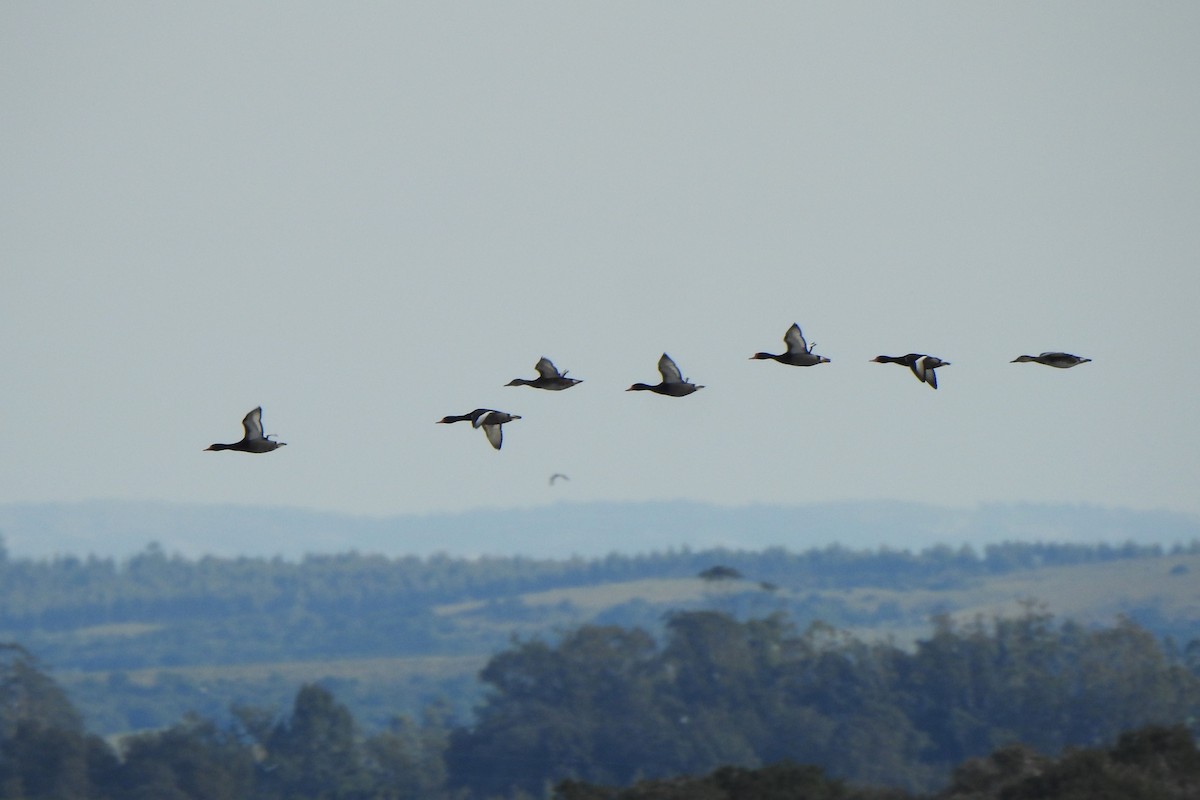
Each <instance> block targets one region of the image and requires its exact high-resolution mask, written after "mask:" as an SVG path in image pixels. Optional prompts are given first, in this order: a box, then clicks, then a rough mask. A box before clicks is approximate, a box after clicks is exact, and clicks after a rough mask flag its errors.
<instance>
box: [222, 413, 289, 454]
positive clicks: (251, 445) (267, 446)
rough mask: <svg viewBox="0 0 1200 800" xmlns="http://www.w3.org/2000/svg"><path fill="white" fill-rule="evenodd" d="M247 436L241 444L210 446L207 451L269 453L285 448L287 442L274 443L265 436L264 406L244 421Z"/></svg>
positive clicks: (243, 437) (243, 426) (247, 416)
mask: <svg viewBox="0 0 1200 800" xmlns="http://www.w3.org/2000/svg"><path fill="white" fill-rule="evenodd" d="M242 428H243V429H244V430H245V435H244V436H242V440H241V441H240V442H234V443H233V444H220V443H217V444H210V445H209V446H208V447H206V448H204V449H205V450H241V451H242V452H243V453H269V452H271V451H272V450H274V449H276V448H278V447H283V446H284V445H285V444H287V442H273V441H271V439H270V437H268V436H263V426H262V406H259V407H258V408H256V409H254V410H253V411H251V412H250V413H249V414H247V415H246V416H245V417H244V418H243V419H242Z"/></svg>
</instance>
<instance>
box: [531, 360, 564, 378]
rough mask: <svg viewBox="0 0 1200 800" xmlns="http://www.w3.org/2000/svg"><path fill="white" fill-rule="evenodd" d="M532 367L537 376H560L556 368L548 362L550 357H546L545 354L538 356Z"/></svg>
mask: <svg viewBox="0 0 1200 800" xmlns="http://www.w3.org/2000/svg"><path fill="white" fill-rule="evenodd" d="M533 368H534V369H536V370H537V374H538V377H541V378H561V377H562V375H561V374H559V372H558V368H557V367H555V366H554V365H553V364H552V363H550V359H548V358H546V357H545V356H542V357H541V358H539V359H538V362H537V364H535V365H534V366H533Z"/></svg>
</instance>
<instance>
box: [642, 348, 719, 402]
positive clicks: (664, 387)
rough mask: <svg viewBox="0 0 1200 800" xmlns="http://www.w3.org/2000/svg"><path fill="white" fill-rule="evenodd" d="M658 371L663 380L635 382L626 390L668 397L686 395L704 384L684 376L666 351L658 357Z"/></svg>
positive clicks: (701, 387)
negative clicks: (653, 382) (693, 381)
mask: <svg viewBox="0 0 1200 800" xmlns="http://www.w3.org/2000/svg"><path fill="white" fill-rule="evenodd" d="M658 371H659V374H661V375H662V382H661V383H656V384H654V385H650V384H648V383H635V384H634V385H633V386H630V387H629V388H628V389H626V390H625V391H627V392H654V393H655V394H661V395H666V396H667V397H686V396H687V395H689V394H691V393H692V392H695V391H697V390H699V389H703V388H704V387H703V386H698V385H696V384H694V383H692V382H691V381H689V380H687V379H686V378H684V377H683V373H681V372H680V371H679V367H677V366H676V365H675V361H674V360H673V359H672V358H671V357H670V356H669V355H667V354H666V353H663V354H662V357H661V358H659V359H658Z"/></svg>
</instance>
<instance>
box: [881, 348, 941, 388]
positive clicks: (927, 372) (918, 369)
mask: <svg viewBox="0 0 1200 800" xmlns="http://www.w3.org/2000/svg"><path fill="white" fill-rule="evenodd" d="M871 361H873V362H875V363H878V364H903V365H904V366H906V367H908V368H909V369H910V370H912V374H913V375H916V376H917V380H919V381H921V383H927V384H929V385H930V387H932V388H934V389H936V388H937V373H936V372H934V370H935V369H937V368H938V367H948V366H950V362H949V361H942V360H941V359H940V358H938V357H937V356H927V355H925V354H924V353H906V354H905V355H902V356H875V357H874V358H872V359H871Z"/></svg>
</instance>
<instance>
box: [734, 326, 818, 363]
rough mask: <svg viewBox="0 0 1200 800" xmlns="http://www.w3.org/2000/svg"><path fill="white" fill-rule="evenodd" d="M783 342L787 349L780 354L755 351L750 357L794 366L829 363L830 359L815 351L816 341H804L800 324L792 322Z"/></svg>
mask: <svg viewBox="0 0 1200 800" xmlns="http://www.w3.org/2000/svg"><path fill="white" fill-rule="evenodd" d="M783 343H784V344H786V345H787V350H786V351H785V352H783V353H780V354H779V355H774V354H772V353H755V354H754V355H752V356H750V358H751V359H752V360H753V359H758V360H760V361H761V360H765V359H768V358H770V359H773V360H775V361H778V362H779V363H780V364H790V365H792V366H793V367H811V366H813V365H814V364H828V363H829V359H828V358H825V356H819V355H817V354H816V353H814V352H813V348H814V347H816V346H817V343H816V342H813V343H812V345H809V344H808V342H806V341H804V334H803V333H801V332H800V326H799V325H797V324H796V323H794V322H793V323H792V327H790V328H788V329H787V333H785V334H784V335H783Z"/></svg>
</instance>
